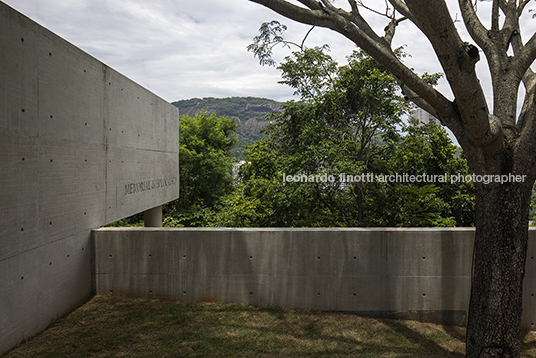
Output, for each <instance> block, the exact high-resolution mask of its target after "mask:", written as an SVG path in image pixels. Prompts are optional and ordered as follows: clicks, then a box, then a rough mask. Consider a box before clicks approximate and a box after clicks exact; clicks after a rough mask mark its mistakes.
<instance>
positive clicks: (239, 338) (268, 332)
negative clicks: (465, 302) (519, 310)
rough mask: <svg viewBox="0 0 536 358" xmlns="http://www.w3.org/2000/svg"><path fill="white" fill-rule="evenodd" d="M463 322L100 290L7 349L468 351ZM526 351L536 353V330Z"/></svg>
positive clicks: (27, 353) (64, 352)
mask: <svg viewBox="0 0 536 358" xmlns="http://www.w3.org/2000/svg"><path fill="white" fill-rule="evenodd" d="M464 335H465V329H464V328H461V327H446V326H441V325H435V324H429V323H418V322H414V321H397V320H388V319H372V318H362V317H359V316H356V315H352V314H343V313H332V312H319V311H310V310H294V309H285V308H280V307H275V306H269V307H257V306H251V305H244V304H222V303H214V302H178V301H169V300H162V299H139V298H135V299H133V298H124V297H117V296H97V297H94V298H93V299H92V300H91V301H89V302H88V303H87V304H85V305H84V306H82V307H81V308H79V309H77V310H76V311H74V312H72V313H71V314H69V315H68V316H66V317H64V318H62V319H60V320H58V321H56V322H55V323H53V324H52V325H51V326H50V327H49V328H48V329H47V330H45V331H44V332H42V333H40V334H38V335H37V336H35V337H32V338H30V339H28V340H26V341H25V342H24V343H22V344H21V345H19V346H18V347H16V348H15V349H13V350H12V351H10V352H8V353H7V354H6V355H4V356H2V357H6V358H7V357H9V358H14V357H24V358H30V357H51V358H52V357H53V358H61V357H73V358H75V357H76V358H82V357H337V356H339V357H340V356H352V357H463V356H464V354H463V352H464V349H465V345H464ZM522 357H536V335H534V334H532V333H528V334H527V335H526V336H525V337H524V344H523V353H522Z"/></svg>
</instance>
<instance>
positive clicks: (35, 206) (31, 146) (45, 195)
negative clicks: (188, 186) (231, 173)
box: [0, 2, 178, 353]
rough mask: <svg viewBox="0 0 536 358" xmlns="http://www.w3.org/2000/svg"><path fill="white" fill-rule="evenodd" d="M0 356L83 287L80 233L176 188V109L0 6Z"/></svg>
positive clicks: (86, 238) (87, 285) (85, 235)
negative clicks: (0, 221) (0, 154)
mask: <svg viewBox="0 0 536 358" xmlns="http://www.w3.org/2000/svg"><path fill="white" fill-rule="evenodd" d="M0 48H1V50H0V153H2V156H1V157H0V192H1V193H0V204H1V205H0V218H1V220H2V225H0V287H2V289H1V290H0V353H2V352H3V351H5V350H6V349H8V348H9V347H11V346H13V345H14V344H16V343H18V342H19V341H20V340H21V339H23V338H24V337H27V336H29V335H32V334H34V333H35V332H37V331H39V330H41V329H43V328H44V327H46V326H47V325H48V324H49V323H50V322H51V320H53V319H55V318H57V317H58V316H60V315H62V314H65V313H66V312H68V311H69V310H71V309H72V308H74V307H76V306H78V305H79V304H80V303H82V302H84V300H85V299H86V298H87V297H88V296H89V295H90V294H91V287H92V286H91V267H92V265H91V245H90V237H91V229H92V228H96V227H99V226H101V225H104V224H106V223H109V222H112V221H115V220H118V219H120V218H123V217H127V216H129V215H132V214H135V213H138V212H142V211H144V210H146V209H150V208H153V207H157V206H159V205H161V204H163V203H165V202H168V201H171V200H174V199H175V198H177V196H178V110H177V109H176V108H175V107H174V106H172V105H171V104H169V103H167V102H165V101H164V100H162V99H160V98H159V97H157V96H156V95H154V94H153V93H151V92H149V91H148V90H146V89H144V88H142V87H141V86H139V85H138V84H136V83H134V82H132V81H131V80H129V79H128V78H126V77H124V76H123V75H121V74H120V73H118V72H117V71H115V70H113V69H111V68H109V67H107V66H106V65H105V64H103V63H101V62H99V61H98V60H96V59H95V58H93V57H91V56H89V55H88V54H86V53H84V52H83V51H81V50H80V49H78V48H76V47H75V46H73V45H72V44H70V43H68V42H67V41H65V40H63V39H62V38H60V37H58V36H56V35H55V34H53V33H52V32H50V31H48V30H47V29H45V28H43V27H41V26H40V25H38V24H36V23H35V22H33V21H32V20H30V19H28V18H27V17H25V16H24V15H22V14H20V13H18V12H17V11H15V10H13V9H12V8H10V7H9V6H7V5H6V4H4V3H2V2H0Z"/></svg>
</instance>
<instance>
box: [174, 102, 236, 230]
mask: <svg viewBox="0 0 536 358" xmlns="http://www.w3.org/2000/svg"><path fill="white" fill-rule="evenodd" d="M235 129H236V125H235V124H234V123H233V119H232V118H228V117H226V116H218V115H216V114H215V113H212V114H210V115H209V114H207V113H206V112H205V111H202V112H200V113H198V114H197V115H195V116H194V117H190V116H189V115H183V116H181V117H180V119H179V131H180V132H179V133H180V139H179V175H180V186H179V199H177V200H175V201H174V202H172V203H170V204H168V205H167V206H166V207H165V215H166V216H167V219H166V221H165V224H167V225H170V226H199V225H204V224H206V221H207V220H208V217H209V216H210V213H211V209H212V208H213V207H214V206H215V204H216V203H217V201H218V200H219V198H220V197H222V196H224V195H227V194H229V193H230V192H231V191H232V190H234V187H233V181H232V176H231V168H232V165H233V163H232V161H231V159H230V151H231V149H232V148H233V146H234V145H235V142H236V137H235V135H234V131H235Z"/></svg>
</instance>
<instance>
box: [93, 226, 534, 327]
mask: <svg viewBox="0 0 536 358" xmlns="http://www.w3.org/2000/svg"><path fill="white" fill-rule="evenodd" d="M93 234H94V240H95V279H96V288H97V293H98V294H108V293H113V294H125V295H133V296H141V297H151V296H155V297H168V298H173V299H180V300H207V299H208V300H217V301H222V302H242V303H250V304H256V305H270V304H275V305H280V306H284V307H297V308H312V309H321V310H336V311H349V312H356V313H360V314H364V315H371V316H378V317H380V316H381V317H395V318H409V319H420V320H426V321H431V322H438V323H443V324H454V325H464V324H465V322H466V317H467V308H468V303H469V296H470V286H471V263H472V250H473V240H474V229H471V228H447V229H435V228H431V229H430V228H419V229H409V228H404V229H395V228H392V229H391V228H377V229H357V228H354V229H331V228H330V229H324V228H319V229H317V228H315V229H269V228H266V229H264V228H262V229H258V228H257V229H210V228H199V229H191V228H179V229H146V228H145V229H138V228H128V229H127V228H106V229H98V230H95V231H94V232H93ZM535 239H536V231H532V230H531V232H530V245H529V257H528V263H527V278H526V279H525V294H524V300H525V303H524V308H525V312H524V319H523V327H524V328H525V329H532V328H533V327H534V323H535V322H536V310H535V308H536V306H535V304H534V293H535V291H536V290H535V289H536V286H535V285H534V281H535V278H536V264H535V263H536V260H534V256H535V254H536V253H535V245H534V240H535Z"/></svg>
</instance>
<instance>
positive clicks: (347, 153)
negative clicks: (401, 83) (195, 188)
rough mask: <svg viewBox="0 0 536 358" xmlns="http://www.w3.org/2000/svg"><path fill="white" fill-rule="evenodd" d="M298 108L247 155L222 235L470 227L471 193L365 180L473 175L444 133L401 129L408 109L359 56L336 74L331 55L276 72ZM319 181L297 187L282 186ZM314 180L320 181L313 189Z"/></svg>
mask: <svg viewBox="0 0 536 358" xmlns="http://www.w3.org/2000/svg"><path fill="white" fill-rule="evenodd" d="M279 68H280V69H281V70H282V77H283V81H282V82H284V83H286V84H288V85H290V86H291V87H293V88H295V89H296V92H297V93H298V94H300V96H301V101H298V102H295V101H288V102H287V103H285V104H284V105H283V111H282V112H274V113H273V114H272V116H271V119H273V121H272V124H271V125H270V126H269V127H268V129H267V130H266V138H265V139H263V140H261V141H259V142H258V143H256V144H254V145H252V146H250V147H248V148H247V149H246V163H244V164H243V165H242V166H241V167H240V178H239V179H240V183H241V184H240V186H239V188H238V190H237V191H235V192H234V193H233V194H231V195H230V196H228V197H226V198H225V200H224V209H223V210H220V211H219V213H218V214H217V215H216V221H215V224H216V225H218V226H253V227H254V226H272V227H284V226H287V227H288V226H291V227H295V226H297V227H303V226H317V227H318V226H454V225H456V224H458V225H472V224H473V223H474V210H473V209H474V207H473V203H474V202H473V194H472V186H471V185H470V184H467V183H459V184H457V185H451V184H448V183H444V185H441V184H437V185H435V184H430V183H429V184H425V183H389V182H381V181H378V180H367V182H365V181H364V180H359V181H357V179H359V178H360V176H364V175H365V176H369V178H370V175H386V176H387V175H393V174H395V173H404V172H413V173H417V174H428V175H438V176H439V175H444V174H445V173H455V172H463V173H467V165H466V162H465V160H464V159H462V158H458V157H457V156H456V148H457V147H456V146H454V145H453V144H452V143H451V142H450V139H449V138H448V136H447V134H446V132H445V130H444V129H441V128H439V127H438V126H436V125H433V124H428V125H423V124H422V123H419V122H418V121H412V122H411V123H410V125H409V126H407V129H406V132H407V135H405V136H402V135H401V134H400V132H401V131H402V129H403V127H405V126H406V124H404V123H403V122H402V120H401V116H402V114H403V113H404V112H405V110H406V109H407V106H408V103H407V101H406V100H404V99H403V98H402V97H401V96H399V94H398V89H397V86H396V81H395V80H394V79H393V77H392V76H390V75H389V73H388V72H387V71H386V70H385V68H383V67H382V66H381V65H380V64H378V63H377V62H376V61H374V60H373V59H372V58H370V57H369V56H367V55H366V54H364V53H363V52H361V51H355V52H354V53H352V55H351V56H349V57H348V64H347V65H344V66H339V65H338V64H337V63H336V62H335V61H334V60H333V59H332V58H331V57H330V56H329V54H327V53H326V49H325V48H314V49H304V50H300V51H296V52H294V53H293V54H292V56H289V57H287V58H286V60H285V61H284V62H283V63H281V64H280V65H279ZM295 175H299V176H306V177H309V178H310V179H314V180H306V181H305V182H303V181H300V182H292V181H290V182H289V181H288V180H285V177H287V178H288V177H292V176H295ZM317 179H318V180H317Z"/></svg>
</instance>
